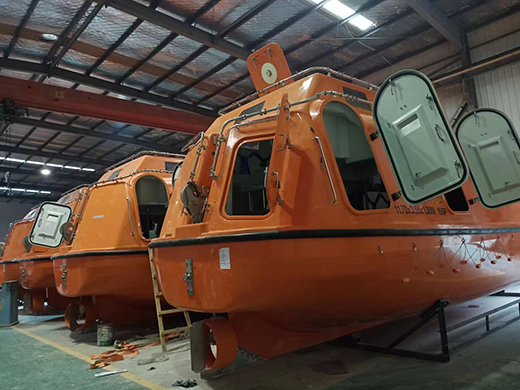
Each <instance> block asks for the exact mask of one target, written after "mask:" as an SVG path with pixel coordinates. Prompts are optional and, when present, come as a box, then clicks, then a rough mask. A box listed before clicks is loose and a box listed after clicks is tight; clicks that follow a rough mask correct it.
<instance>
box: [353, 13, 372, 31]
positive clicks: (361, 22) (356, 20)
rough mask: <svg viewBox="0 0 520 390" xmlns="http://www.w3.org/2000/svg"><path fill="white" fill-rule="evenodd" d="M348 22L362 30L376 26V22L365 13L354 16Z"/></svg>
mask: <svg viewBox="0 0 520 390" xmlns="http://www.w3.org/2000/svg"><path fill="white" fill-rule="evenodd" d="M348 23H349V24H351V25H353V26H354V27H357V28H359V29H360V30H361V31H365V30H368V29H369V28H370V27H372V26H374V23H372V21H371V20H369V19H367V18H365V17H364V16H363V15H357V16H354V17H353V18H352V19H350V20H349V21H348Z"/></svg>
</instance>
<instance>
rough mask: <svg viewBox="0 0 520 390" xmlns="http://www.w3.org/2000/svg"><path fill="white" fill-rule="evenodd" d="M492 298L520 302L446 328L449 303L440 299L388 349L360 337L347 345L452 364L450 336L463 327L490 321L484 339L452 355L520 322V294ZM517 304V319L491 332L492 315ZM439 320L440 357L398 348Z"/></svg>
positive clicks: (499, 293)
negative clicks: (431, 322)
mask: <svg viewBox="0 0 520 390" xmlns="http://www.w3.org/2000/svg"><path fill="white" fill-rule="evenodd" d="M491 296H492V297H493V296H497V297H512V298H518V299H515V300H514V301H511V302H508V303H505V304H503V305H500V306H498V307H495V308H494V309H491V310H488V311H486V312H484V313H481V314H479V315H477V316H474V317H471V318H469V319H467V320H464V321H461V322H459V323H457V324H454V325H451V326H446V317H445V313H444V309H445V308H446V306H448V305H449V303H448V301H447V300H445V299H440V300H438V301H437V302H436V303H435V304H434V305H433V306H432V307H430V308H429V309H428V310H426V311H425V312H424V313H423V314H421V316H420V318H419V321H417V322H416V323H415V325H413V326H412V327H411V328H410V329H409V330H407V331H406V332H404V333H403V334H402V335H401V336H399V337H398V338H396V339H395V340H394V341H393V342H391V343H390V344H389V345H388V346H387V347H381V346H376V345H372V344H368V343H363V342H361V341H360V340H359V337H358V339H355V338H353V337H350V339H349V341H348V342H347V345H346V346H348V347H350V348H356V349H361V350H365V351H372V352H379V353H386V354H390V355H397V356H403V357H411V358H416V359H422V360H429V361H435V362H441V363H448V362H449V361H450V348H449V345H448V333H449V332H451V331H454V330H456V329H459V328H462V327H463V326H466V325H469V324H471V323H473V322H475V321H478V320H480V319H485V321H486V331H485V332H484V333H483V334H481V335H480V336H478V337H476V338H474V339H472V340H470V341H467V342H465V343H463V344H461V345H458V346H456V347H455V348H452V349H451V352H453V350H455V349H459V348H462V347H464V346H467V345H468V344H470V343H473V342H475V341H477V340H480V339H481V338H483V337H485V336H487V335H488V334H491V333H493V332H496V331H498V330H499V329H502V328H503V327H505V326H507V325H509V324H511V323H513V322H515V321H518V320H520V293H515V292H506V291H500V292H497V293H495V294H493V295H491ZM514 305H518V310H519V315H518V316H515V317H514V318H513V319H511V320H509V321H506V322H505V323H503V324H502V325H500V326H496V327H494V328H493V329H491V327H490V322H489V317H490V316H491V315H492V314H495V313H498V312H500V311H502V310H504V309H507V308H509V307H511V306H514ZM435 317H437V319H438V321H439V335H440V343H441V353H440V354H435V353H423V352H416V351H408V350H404V349H398V348H396V347H397V346H398V345H399V344H401V343H402V342H403V341H404V340H406V339H407V338H408V337H409V336H411V335H412V334H413V333H414V332H415V331H417V330H418V329H419V328H421V327H422V326H423V325H425V324H426V323H427V322H429V321H430V320H432V319H433V318H435Z"/></svg>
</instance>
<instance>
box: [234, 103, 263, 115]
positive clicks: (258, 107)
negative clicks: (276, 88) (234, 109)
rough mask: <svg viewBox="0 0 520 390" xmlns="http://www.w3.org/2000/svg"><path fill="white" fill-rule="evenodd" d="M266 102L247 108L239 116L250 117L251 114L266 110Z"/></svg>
mask: <svg viewBox="0 0 520 390" xmlns="http://www.w3.org/2000/svg"><path fill="white" fill-rule="evenodd" d="M264 105H265V102H261V103H258V104H255V105H254V106H252V107H249V108H246V109H245V110H244V111H242V112H241V113H240V115H239V116H242V115H250V114H258V113H259V112H260V111H262V110H263V109H264Z"/></svg>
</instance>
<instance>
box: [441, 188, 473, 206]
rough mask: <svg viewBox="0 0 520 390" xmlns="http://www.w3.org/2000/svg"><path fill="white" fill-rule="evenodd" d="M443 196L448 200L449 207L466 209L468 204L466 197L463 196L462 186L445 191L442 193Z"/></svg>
mask: <svg viewBox="0 0 520 390" xmlns="http://www.w3.org/2000/svg"><path fill="white" fill-rule="evenodd" d="M444 197H445V198H446V202H448V206H450V209H452V210H453V211H468V210H469V205H468V202H467V200H466V197H465V196H464V192H463V191H462V188H460V187H459V188H456V189H454V190H453V191H450V192H447V193H445V194H444Z"/></svg>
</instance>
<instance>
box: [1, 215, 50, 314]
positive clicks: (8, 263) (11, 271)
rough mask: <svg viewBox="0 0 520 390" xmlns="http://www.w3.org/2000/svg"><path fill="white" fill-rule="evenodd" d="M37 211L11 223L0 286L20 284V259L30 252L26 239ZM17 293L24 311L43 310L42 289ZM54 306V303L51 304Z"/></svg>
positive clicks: (43, 297)
mask: <svg viewBox="0 0 520 390" xmlns="http://www.w3.org/2000/svg"><path fill="white" fill-rule="evenodd" d="M37 211H38V208H37V207H35V208H33V209H32V210H31V211H29V213H27V215H26V216H25V217H24V218H23V219H22V220H20V221H16V222H13V223H12V226H11V228H10V230H9V233H8V234H7V238H6V241H5V246H4V250H3V255H2V257H1V258H0V284H1V283H3V282H5V281H10V280H16V281H18V282H19V283H20V282H21V279H20V259H21V258H22V257H23V256H24V255H26V254H27V252H30V251H31V248H32V245H31V244H30V243H29V240H28V237H29V233H30V231H31V228H32V226H33V223H34V216H35V215H36V212H37ZM18 291H19V299H23V300H24V305H25V309H26V311H28V312H31V313H41V312H42V311H43V310H44V304H45V300H46V299H47V295H48V294H47V291H46V290H45V289H44V288H40V289H35V290H33V291H31V292H28V291H26V290H24V289H22V288H19V289H18ZM49 303H50V302H49ZM54 304H55V302H53V305H54ZM55 306H57V305H55ZM57 307H58V306H57Z"/></svg>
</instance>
